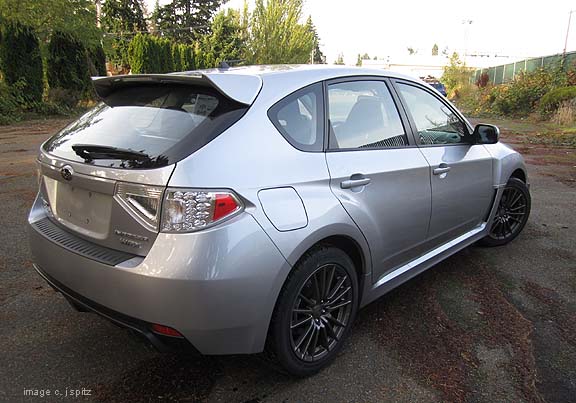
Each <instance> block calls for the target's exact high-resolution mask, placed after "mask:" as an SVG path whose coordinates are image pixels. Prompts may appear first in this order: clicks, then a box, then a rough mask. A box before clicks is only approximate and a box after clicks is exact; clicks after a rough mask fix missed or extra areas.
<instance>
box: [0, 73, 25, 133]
mask: <svg viewBox="0 0 576 403" xmlns="http://www.w3.org/2000/svg"><path fill="white" fill-rule="evenodd" d="M21 118H22V112H21V111H20V108H19V105H18V100H17V99H16V97H15V96H14V91H13V89H12V88H10V87H9V86H8V85H6V84H5V83H3V82H1V81H0V125H7V124H10V123H14V122H17V121H18V120H20V119H21Z"/></svg>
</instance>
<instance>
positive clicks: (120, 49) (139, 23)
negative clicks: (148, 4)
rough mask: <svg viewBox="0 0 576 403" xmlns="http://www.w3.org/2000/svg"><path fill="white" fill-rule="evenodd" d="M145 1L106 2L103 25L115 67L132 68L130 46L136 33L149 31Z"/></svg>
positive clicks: (109, 52)
mask: <svg viewBox="0 0 576 403" xmlns="http://www.w3.org/2000/svg"><path fill="white" fill-rule="evenodd" d="M144 9H145V8H144V4H143V0H106V1H105V3H104V5H103V6H102V18H101V24H102V28H103V29H104V31H105V32H109V33H111V35H108V36H107V41H106V50H107V53H108V59H109V60H110V62H112V63H113V64H114V65H115V66H119V67H122V68H124V69H128V68H130V63H129V60H128V46H129V43H130V39H131V38H132V37H133V33H134V32H141V31H147V26H146V18H145V17H144Z"/></svg>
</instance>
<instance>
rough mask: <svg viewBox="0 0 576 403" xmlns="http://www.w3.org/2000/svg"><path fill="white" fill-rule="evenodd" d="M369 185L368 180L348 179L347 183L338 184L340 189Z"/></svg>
mask: <svg viewBox="0 0 576 403" xmlns="http://www.w3.org/2000/svg"><path fill="white" fill-rule="evenodd" d="M369 183H370V178H362V179H349V180H347V181H342V182H340V187H341V188H342V189H351V188H355V187H360V186H366V185H367V184H369Z"/></svg>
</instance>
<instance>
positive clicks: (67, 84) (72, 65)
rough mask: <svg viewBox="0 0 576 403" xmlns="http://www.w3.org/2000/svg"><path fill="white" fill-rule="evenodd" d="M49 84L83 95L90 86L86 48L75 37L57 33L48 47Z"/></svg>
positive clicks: (52, 86)
mask: <svg viewBox="0 0 576 403" xmlns="http://www.w3.org/2000/svg"><path fill="white" fill-rule="evenodd" d="M47 67H48V69H47V77H48V84H49V85H50V87H51V88H63V89H66V90H73V91H76V92H77V93H83V92H84V91H85V90H86V89H87V88H88V86H89V85H90V69H89V66H88V58H87V54H86V48H84V45H83V44H82V43H81V42H80V41H79V40H78V39H77V38H75V37H74V36H72V35H70V34H68V33H64V32H55V33H54V34H53V35H52V38H50V44H49V45H48V60H47Z"/></svg>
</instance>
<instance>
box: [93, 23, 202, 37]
mask: <svg viewBox="0 0 576 403" xmlns="http://www.w3.org/2000/svg"><path fill="white" fill-rule="evenodd" d="M209 27H210V25H193V26H190V27H180V28H165V29H155V30H149V29H147V30H145V31H126V32H122V31H120V32H104V36H127V35H136V34H153V33H161V34H162V33H165V32H175V31H193V30H196V29H200V28H209Z"/></svg>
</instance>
